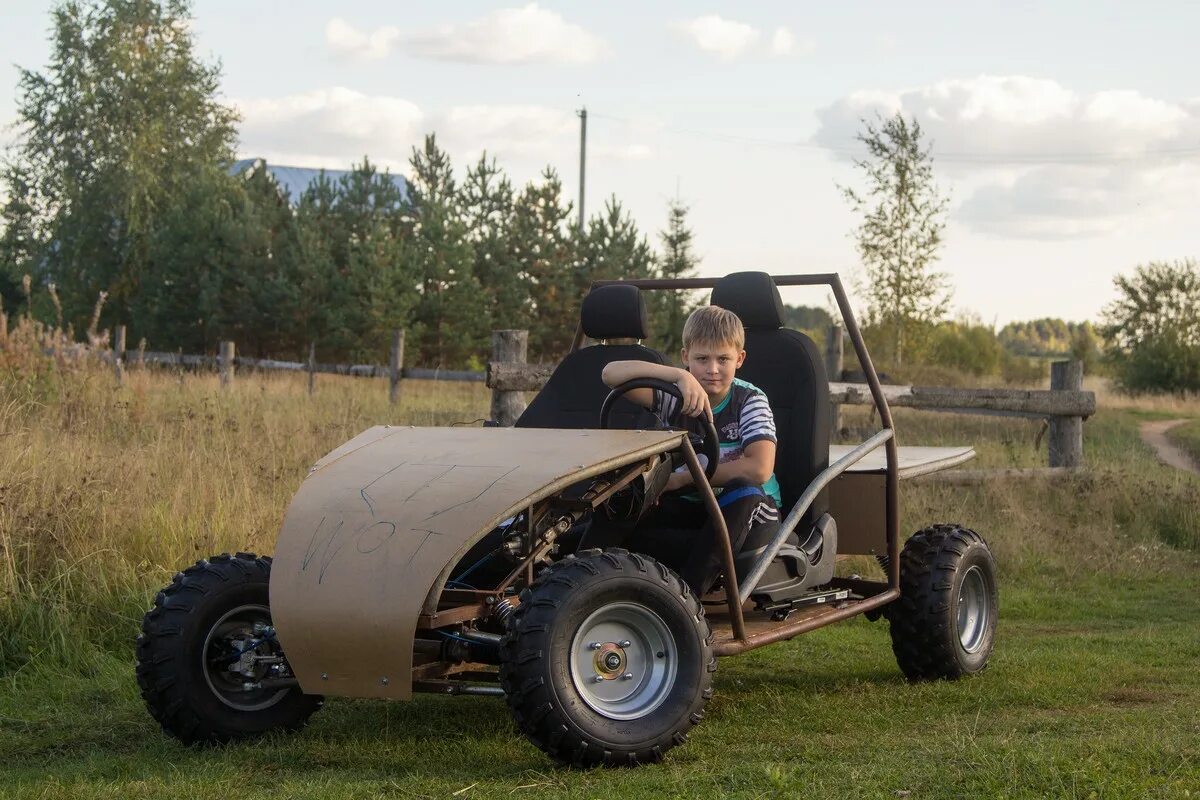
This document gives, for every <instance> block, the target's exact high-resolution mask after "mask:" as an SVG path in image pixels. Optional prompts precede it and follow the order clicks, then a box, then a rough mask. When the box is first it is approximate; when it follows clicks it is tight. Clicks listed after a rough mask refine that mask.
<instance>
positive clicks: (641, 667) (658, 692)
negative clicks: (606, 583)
mask: <svg viewBox="0 0 1200 800" xmlns="http://www.w3.org/2000/svg"><path fill="white" fill-rule="evenodd" d="M570 665H571V680H572V681H573V682H574V684H575V689H576V690H577V691H578V692H579V696H580V697H582V698H583V702H585V703H587V705H588V707H589V708H591V709H592V710H593V711H595V712H596V713H597V714H600V715H602V716H605V717H608V718H609V719H619V720H629V719H639V718H641V717H644V716H646V715H647V714H649V713H650V712H652V711H654V709H656V708H658V707H659V706H660V705H662V703H663V701H664V700H666V699H667V695H668V694H670V692H671V688H672V687H673V686H674V685H675V676H676V674H677V673H678V671H679V653H678V650H677V649H676V647H675V638H674V637H673V636H671V631H670V629H669V628H668V627H667V623H665V622H664V621H663V619H662V617H660V616H659V615H658V614H656V613H655V612H654V611H651V610H650V609H649V608H647V607H646V606H643V605H641V604H639V603H609V604H608V605H605V606H601V607H600V608H598V609H596V610H595V611H593V612H592V614H591V615H590V616H589V617H588V618H587V619H585V620H584V621H583V624H582V625H580V626H579V630H578V631H577V632H576V633H575V637H574V639H572V640H571V659H570Z"/></svg>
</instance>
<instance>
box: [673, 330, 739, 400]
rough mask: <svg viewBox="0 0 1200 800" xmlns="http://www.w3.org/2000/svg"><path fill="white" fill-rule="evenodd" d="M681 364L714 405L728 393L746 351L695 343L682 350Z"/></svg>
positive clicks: (731, 347) (725, 346) (719, 345)
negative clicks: (698, 383)
mask: <svg viewBox="0 0 1200 800" xmlns="http://www.w3.org/2000/svg"><path fill="white" fill-rule="evenodd" d="M682 356H683V363H684V364H685V365H687V370H688V372H690V373H692V376H693V377H694V378H695V379H696V380H698V381H700V385H701V386H703V387H704V391H705V393H707V394H708V399H709V401H710V402H712V403H714V404H716V403H717V402H719V401H720V400H722V399H723V398H724V397H725V395H726V394H727V393H728V392H729V387H730V386H732V385H733V375H734V373H735V372H737V368H738V367H740V366H741V365H742V362H743V361H745V360H746V351H745V350H738V349H737V348H736V347H734V346H733V345H732V344H708V343H703V342H701V343H697V344H693V345H692V346H691V347H690V348H687V347H685V348H683V352H682Z"/></svg>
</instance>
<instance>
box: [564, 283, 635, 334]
mask: <svg viewBox="0 0 1200 800" xmlns="http://www.w3.org/2000/svg"><path fill="white" fill-rule="evenodd" d="M579 318H580V322H581V323H582V324H583V332H584V334H585V335H586V336H588V338H591V339H645V338H646V303H645V301H643V300H642V293H641V291H639V290H638V287H636V286H628V285H626V286H621V285H620V284H609V285H608V286H597V287H596V288H595V289H592V290H591V291H590V292H588V293H587V296H586V297H584V298H583V308H582V309H581V311H580V314H579Z"/></svg>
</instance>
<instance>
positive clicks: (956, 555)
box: [884, 525, 999, 680]
mask: <svg viewBox="0 0 1200 800" xmlns="http://www.w3.org/2000/svg"><path fill="white" fill-rule="evenodd" d="M884 613H885V614H886V615H887V618H888V620H889V621H890V622H891V632H892V651H893V652H894V653H895V654H896V662H897V663H898V664H899V665H900V669H901V671H902V672H903V673H904V674H905V675H906V676H907V677H908V678H909V679H910V680H933V679H937V678H951V679H953V678H959V677H962V676H963V675H969V674H971V673H975V672H979V671H981V670H983V669H984V668H985V667H986V666H987V662H988V657H989V656H990V655H991V653H992V647H993V645H994V644H995V637H996V619H997V616H998V613H999V594H998V591H997V589H996V562H995V560H994V559H993V558H992V553H991V550H989V549H988V546H987V542H985V541H984V540H983V537H982V536H980V535H979V534H978V533H976V532H975V531H972V530H968V529H966V528H961V527H958V526H957V525H934V526H932V527H929V528H926V529H924V530H922V531H918V532H917V533H915V534H913V536H912V538H910V539H909V540H908V542H907V543H906V544H905V545H904V550H903V551H902V552H901V553H900V599H899V600H897V601H896V602H894V603H892V604H891V605H889V606H887V607H886V608H885V610H884Z"/></svg>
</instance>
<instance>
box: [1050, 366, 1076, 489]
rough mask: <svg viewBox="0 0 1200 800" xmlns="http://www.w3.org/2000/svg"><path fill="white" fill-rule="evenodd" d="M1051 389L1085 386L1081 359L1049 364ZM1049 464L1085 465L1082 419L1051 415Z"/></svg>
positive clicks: (1056, 465) (1073, 388)
mask: <svg viewBox="0 0 1200 800" xmlns="http://www.w3.org/2000/svg"><path fill="white" fill-rule="evenodd" d="M1050 388H1051V389H1052V390H1055V389H1057V390H1063V389H1066V390H1071V391H1076V392H1078V391H1081V390H1082V389H1083V362H1082V361H1076V360H1071V361H1055V362H1054V363H1053V364H1051V365H1050ZM1048 449H1049V451H1050V466H1052V467H1081V466H1083V418H1082V417H1051V418H1050V439H1049V447H1048Z"/></svg>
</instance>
